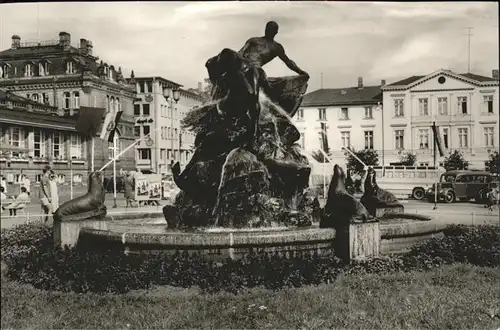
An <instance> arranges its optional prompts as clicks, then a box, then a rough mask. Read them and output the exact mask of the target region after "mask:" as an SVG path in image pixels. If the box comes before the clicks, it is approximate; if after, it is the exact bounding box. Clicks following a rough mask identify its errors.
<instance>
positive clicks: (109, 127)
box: [99, 111, 123, 142]
mask: <svg viewBox="0 0 500 330" xmlns="http://www.w3.org/2000/svg"><path fill="white" fill-rule="evenodd" d="M122 113H123V111H109V112H108V113H107V114H106V118H105V119H104V123H103V124H102V128H101V135H100V136H99V137H100V138H101V139H102V140H104V141H109V142H113V138H114V137H115V132H116V128H117V126H118V122H119V121H120V118H121V116H122Z"/></svg>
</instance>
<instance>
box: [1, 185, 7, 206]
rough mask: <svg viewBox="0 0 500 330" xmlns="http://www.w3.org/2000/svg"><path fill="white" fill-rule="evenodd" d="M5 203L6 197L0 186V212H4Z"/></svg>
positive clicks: (3, 189)
mask: <svg viewBox="0 0 500 330" xmlns="http://www.w3.org/2000/svg"><path fill="white" fill-rule="evenodd" d="M6 201H7V195H6V194H5V188H4V187H3V186H0V207H1V211H2V212H3V210H5V208H4V207H5V206H6V203H5V202H6Z"/></svg>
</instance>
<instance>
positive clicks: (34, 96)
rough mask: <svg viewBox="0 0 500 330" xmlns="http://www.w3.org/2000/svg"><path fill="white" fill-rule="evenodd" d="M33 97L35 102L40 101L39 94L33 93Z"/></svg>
mask: <svg viewBox="0 0 500 330" xmlns="http://www.w3.org/2000/svg"><path fill="white" fill-rule="evenodd" d="M31 99H32V100H33V101H35V102H38V100H39V98H38V94H32V95H31Z"/></svg>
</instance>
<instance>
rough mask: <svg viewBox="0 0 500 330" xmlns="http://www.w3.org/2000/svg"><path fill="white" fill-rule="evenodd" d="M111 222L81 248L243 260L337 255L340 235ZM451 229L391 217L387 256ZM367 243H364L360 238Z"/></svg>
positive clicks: (90, 231)
mask: <svg viewBox="0 0 500 330" xmlns="http://www.w3.org/2000/svg"><path fill="white" fill-rule="evenodd" d="M148 216H149V219H144V218H143V217H142V214H141V215H139V214H137V215H135V216H133V215H130V214H129V215H127V216H122V217H120V216H114V217H107V218H106V219H105V220H103V221H102V223H101V224H100V225H99V226H98V227H96V226H94V225H93V224H92V223H89V226H86V225H85V224H83V225H82V226H81V229H80V231H79V233H78V241H77V243H78V246H79V247H80V246H82V247H84V248H92V249H96V248H97V249H115V250H120V251H124V252H125V253H160V252H161V253H164V252H166V253H175V252H177V251H185V252H188V253H199V254H201V255H204V256H206V257H207V258H209V259H220V258H227V257H229V258H232V259H239V258H242V257H244V256H245V255H248V254H250V253H265V252H267V253H277V254H280V255H283V256H294V255H297V254H314V253H317V254H319V255H332V254H333V253H334V252H335V251H334V246H335V244H334V243H335V238H336V232H335V230H334V229H331V228H318V226H317V225H313V226H312V227H308V228H287V227H269V228H256V229H253V228H249V229H230V228H206V229H197V230H192V231H180V230H169V229H167V228H166V223H165V220H164V219H163V217H162V214H161V213H160V212H157V213H154V212H153V213H150V214H148ZM446 225H447V223H444V222H440V221H439V220H438V219H436V218H433V217H429V216H423V215H416V214H406V213H401V214H388V215H386V216H385V217H383V218H381V219H380V221H379V226H380V230H379V233H380V234H379V237H380V238H379V245H380V253H381V254H389V253H399V252H404V251H406V250H408V249H410V248H411V246H413V245H414V244H417V243H420V242H422V241H424V240H426V239H428V238H431V237H434V236H436V235H442V231H443V230H444V228H445V227H446ZM359 239H361V240H363V239H364V238H359Z"/></svg>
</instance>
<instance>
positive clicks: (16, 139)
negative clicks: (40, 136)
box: [10, 127, 24, 147]
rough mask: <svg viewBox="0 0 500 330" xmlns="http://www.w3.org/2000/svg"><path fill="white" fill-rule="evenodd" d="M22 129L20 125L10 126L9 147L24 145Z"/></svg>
mask: <svg viewBox="0 0 500 330" xmlns="http://www.w3.org/2000/svg"><path fill="white" fill-rule="evenodd" d="M23 133H24V131H23V130H22V129H21V128H20V127H11V128H10V146H11V147H24V139H23V135H24V134H23Z"/></svg>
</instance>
